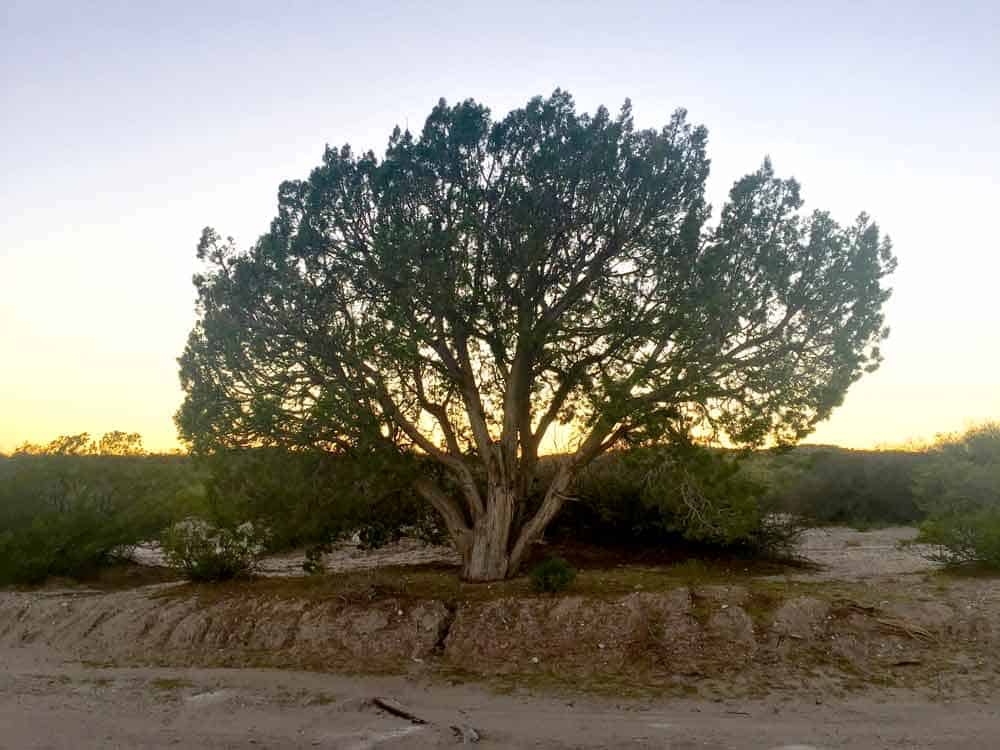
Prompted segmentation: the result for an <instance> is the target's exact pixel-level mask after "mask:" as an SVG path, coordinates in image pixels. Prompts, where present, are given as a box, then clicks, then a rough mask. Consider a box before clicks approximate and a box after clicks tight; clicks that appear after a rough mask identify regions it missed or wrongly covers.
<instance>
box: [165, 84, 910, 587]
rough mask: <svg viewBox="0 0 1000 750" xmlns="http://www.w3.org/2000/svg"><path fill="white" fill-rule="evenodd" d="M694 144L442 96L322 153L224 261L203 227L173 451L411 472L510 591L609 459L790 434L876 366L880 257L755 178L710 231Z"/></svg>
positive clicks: (682, 123) (489, 576)
mask: <svg viewBox="0 0 1000 750" xmlns="http://www.w3.org/2000/svg"><path fill="white" fill-rule="evenodd" d="M706 137H707V132H706V130H705V128H703V127H695V126H692V125H690V124H689V123H688V122H687V119H686V114H685V112H683V111H678V112H677V113H675V114H674V116H673V117H672V118H671V120H670V122H669V123H668V124H667V125H666V126H664V127H663V128H661V129H659V130H652V129H650V130H642V129H636V127H635V126H634V124H633V118H632V112H631V107H630V105H629V104H628V103H627V102H626V104H625V106H624V107H623V109H622V110H621V113H620V114H619V115H618V116H617V117H615V116H612V115H611V114H609V112H608V111H607V110H606V109H603V108H601V109H598V110H597V111H596V112H595V113H594V114H593V115H588V114H579V113H577V111H576V109H575V107H574V103H573V100H572V98H571V97H570V96H569V94H567V93H565V92H562V91H556V92H555V93H554V94H553V95H552V96H551V97H549V98H547V99H545V98H535V99H532V100H531V101H530V102H529V103H528V104H527V106H525V107H524V108H523V109H517V110H515V111H513V112H511V113H510V114H508V115H507V116H506V117H504V118H503V119H501V120H498V121H493V120H492V119H491V117H490V112H489V110H488V109H486V108H485V107H484V106H482V105H480V104H478V103H476V102H474V101H471V100H469V101H465V102H462V103H460V104H457V105H455V106H448V105H447V104H446V103H445V102H444V101H442V102H440V103H439V104H438V106H436V107H435V108H434V109H433V111H432V112H431V114H430V116H429V117H428V118H427V121H426V124H425V125H424V128H423V130H422V132H421V133H420V134H419V136H414V135H412V134H411V133H410V132H401V131H400V130H399V128H396V130H395V131H394V132H393V134H392V136H391V138H390V139H389V144H388V148H387V150H386V152H385V156H384V157H383V158H381V159H379V158H377V157H376V156H375V155H374V154H373V153H371V152H369V153H364V154H355V153H354V152H352V150H351V149H350V148H349V147H347V146H345V147H343V148H340V149H335V148H327V150H326V153H325V154H324V158H323V163H322V164H321V165H320V166H319V167H317V168H316V169H315V170H314V171H313V172H312V174H311V175H310V176H309V179H308V180H303V181H291V182H285V183H284V184H282V185H281V187H280V191H279V206H278V215H277V217H276V218H275V219H274V220H273V222H272V223H271V226H270V231H268V232H267V233H266V234H265V235H263V236H262V237H261V238H260V239H259V240H258V241H257V242H256V243H255V244H254V245H253V246H252V247H250V248H249V249H248V250H246V251H243V252H240V251H238V250H237V249H236V248H235V247H234V245H233V241H232V240H231V239H229V240H223V239H222V238H221V237H220V236H219V235H218V234H217V233H216V232H214V231H213V230H211V229H206V230H205V231H204V233H203V235H202V239H201V243H200V245H199V250H198V254H199V257H201V258H202V259H204V260H205V261H206V263H207V266H208V267H207V270H206V271H205V272H204V273H203V274H200V275H198V276H197V277H196V278H195V284H196V286H197V289H198V299H199V302H198V312H199V320H198V322H197V324H196V326H195V328H194V330H193V331H192V333H191V335H190V338H189V340H188V344H187V348H186V350H185V352H184V354H183V356H182V357H181V359H180V364H181V381H182V385H183V388H184V390H185V392H186V399H185V401H184V404H183V406H182V407H181V409H180V411H179V413H178V417H177V421H178V425H179V427H180V430H181V434H182V436H183V437H184V438H185V439H186V440H188V441H189V442H190V443H191V444H192V446H193V447H194V448H195V449H197V450H213V449H217V448H224V447H247V446H257V445H284V446H314V447H315V446H321V447H325V448H329V449H338V448H344V449H350V450H369V449H371V448H372V447H373V446H376V445H379V444H383V445H385V444H389V445H391V446H393V447H394V448H395V449H399V450H407V451H416V452H418V453H423V454H426V455H427V456H428V457H430V458H431V459H433V460H434V461H435V462H436V464H437V465H438V466H439V467H440V469H441V471H439V472H437V473H436V474H434V473H428V475H427V476H425V477H423V478H421V479H419V480H417V482H416V490H417V491H418V492H419V493H420V495H422V496H423V497H424V498H426V500H427V501H428V502H429V503H431V504H432V505H433V506H434V508H436V509H437V511H438V512H439V513H440V515H441V517H442V518H443V519H444V522H445V525H446V527H447V529H448V532H449V534H450V536H451V538H452V540H453V542H454V544H455V547H456V548H457V549H458V551H459V552H460V553H461V556H462V560H463V570H462V574H463V576H464V577H465V578H466V579H468V580H474V581H485V580H494V579H500V578H504V577H506V576H509V575H512V574H514V572H515V571H516V570H517V569H518V566H519V564H520V563H521V562H522V561H523V559H524V557H525V553H526V551H527V550H528V549H529V547H530V545H531V544H532V543H533V542H534V541H536V540H537V539H538V538H539V537H540V535H541V534H542V532H543V531H544V529H545V528H546V525H547V524H548V523H549V522H550V521H551V520H552V519H553V517H554V516H555V515H556V514H557V513H558V512H559V509H560V507H561V506H562V505H563V503H564V502H565V501H566V499H567V494H568V493H569V492H570V491H571V485H572V482H573V479H574V477H575V475H577V473H578V472H579V471H580V470H581V468H582V467H584V466H585V465H586V464H587V463H588V462H590V461H592V460H593V459H594V458H595V457H597V456H598V455H600V454H601V453H602V452H604V451H607V450H608V449H609V448H612V447H613V446H615V445H617V444H621V443H623V442H631V443H635V442H641V441H654V440H663V439H670V438H671V437H672V438H682V437H686V436H690V435H698V436H700V437H702V438H704V439H716V440H721V441H725V442H727V443H729V444H731V445H740V446H753V445H760V444H763V443H767V442H782V443H784V442H793V441H795V440H798V439H800V438H801V437H803V436H805V435H806V434H808V433H809V432H810V431H811V430H812V429H813V428H814V426H815V425H816V423H817V422H819V421H820V420H823V419H825V418H826V417H828V416H829V414H830V412H831V409H833V408H834V407H835V406H837V405H838V404H839V403H841V401H842V399H843V397H844V394H845V392H846V391H847V389H848V387H849V386H850V384H851V383H853V382H854V381H855V380H857V379H858V378H859V377H860V376H861V375H862V374H863V373H864V372H867V371H871V370H873V369H874V368H875V367H876V366H877V365H878V363H879V361H880V354H879V342H880V341H881V340H882V339H883V338H884V336H885V335H886V328H885V324H884V318H883V305H884V303H885V301H886V299H887V298H888V296H889V291H888V290H887V288H886V287H885V286H884V280H885V278H886V276H887V275H888V274H889V273H891V271H892V270H893V267H894V265H895V260H894V258H893V255H892V252H891V248H890V243H889V241H888V239H886V238H884V237H881V236H880V234H879V230H878V228H877V226H876V225H875V224H874V223H873V222H872V221H870V220H869V218H868V217H867V216H864V215H862V216H860V217H859V218H858V219H857V220H856V221H855V222H854V223H852V224H849V225H847V226H841V225H840V224H838V223H837V222H835V221H834V220H833V219H832V218H831V217H830V215H829V214H827V213H825V212H822V211H814V212H812V213H810V214H805V213H803V212H801V211H800V209H801V206H802V200H801V198H800V196H799V186H798V184H797V183H796V182H795V181H794V180H784V179H779V178H778V177H776V176H775V175H774V173H773V171H772V168H771V165H770V163H769V162H767V161H765V162H764V164H763V166H762V167H761V168H760V169H759V170H757V171H756V172H754V173H752V174H749V175H747V176H746V177H744V178H742V179H740V180H739V181H737V182H736V184H735V185H734V186H733V188H732V190H731V191H730V194H729V200H728V201H727V202H726V203H725V205H723V206H722V209H721V212H720V214H719V215H718V218H717V219H716V220H714V221H713V219H712V211H711V209H710V207H709V205H708V204H707V203H706V200H705V182H706V178H707V177H708V173H709V161H708V159H707V157H706V153H705V146H706ZM557 424H559V425H568V427H564V428H563V430H562V434H563V435H572V436H573V444H572V448H571V450H569V451H568V452H565V453H563V454H562V455H560V456H559V457H558V458H554V459H552V460H553V461H558V468H557V469H556V470H554V471H546V472H544V474H545V476H546V481H547V486H545V487H544V488H543V489H542V490H541V492H540V493H539V491H538V489H537V483H538V481H539V479H538V477H539V472H538V467H539V453H540V448H543V447H544V446H545V445H546V443H545V441H546V436H547V435H550V434H551V433H552V431H553V428H554V426H555V425H557ZM539 497H540V499H539ZM529 498H533V500H532V501H531V502H529Z"/></svg>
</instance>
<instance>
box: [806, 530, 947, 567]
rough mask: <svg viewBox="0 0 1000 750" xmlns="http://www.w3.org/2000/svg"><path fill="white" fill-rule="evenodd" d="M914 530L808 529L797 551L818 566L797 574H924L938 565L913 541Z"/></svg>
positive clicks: (926, 549)
mask: <svg viewBox="0 0 1000 750" xmlns="http://www.w3.org/2000/svg"><path fill="white" fill-rule="evenodd" d="M916 536H917V530H916V529H914V528H912V527H909V526H893V527H888V528H884V529H874V530H872V531H856V530H855V529H848V528H844V527H840V526H831V527H827V528H818V529H807V530H806V531H805V533H804V534H803V535H802V538H801V540H800V541H799V547H798V555H799V556H801V557H803V558H805V559H806V560H810V561H812V562H814V563H816V564H817V565H818V566H819V567H818V569H816V570H810V571H809V572H806V573H801V574H796V575H795V576H794V578H797V579H802V580H810V579H811V580H840V581H865V580H870V579H876V578H899V577H905V576H910V575H914V574H923V573H928V572H930V571H933V570H936V569H937V568H939V567H940V566H939V565H938V563H935V562H931V561H930V560H928V559H927V558H926V557H925V556H924V555H925V554H926V553H927V552H928V551H929V548H928V547H927V546H926V545H920V544H912V542H913V540H914V539H916Z"/></svg>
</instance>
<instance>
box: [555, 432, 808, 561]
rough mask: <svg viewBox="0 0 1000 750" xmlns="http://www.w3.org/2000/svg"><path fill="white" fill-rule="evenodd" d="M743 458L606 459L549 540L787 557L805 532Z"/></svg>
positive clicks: (677, 447)
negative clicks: (779, 508) (771, 501)
mask: <svg viewBox="0 0 1000 750" xmlns="http://www.w3.org/2000/svg"><path fill="white" fill-rule="evenodd" d="M740 459H741V456H740V455H739V454H731V453H727V452H724V451H720V450H709V449H706V448H701V447H698V446H694V445H691V444H682V443H679V444H674V445H659V446H646V447H640V448H633V449H631V450H628V451H621V452H618V453H614V454H610V455H608V456H604V457H603V458H601V459H599V460H598V461H596V462H595V463H594V464H592V465H591V466H590V467H589V468H588V469H587V470H585V471H584V473H583V474H582V475H581V477H580V478H579V480H578V481H577V483H576V485H575V487H574V500H573V501H572V502H570V503H567V504H566V506H564V509H563V511H562V512H561V514H560V516H559V518H557V519H556V521H555V522H554V524H553V527H552V528H551V531H550V536H551V537H553V538H556V539H560V538H562V539H573V540H579V541H586V542H589V543H592V544H599V545H608V546H626V545H628V546H635V545H643V546H647V547H667V546H672V545H677V544H678V543H686V544H689V545H690V544H694V545H698V546H701V547H705V548H714V549H717V550H732V551H742V552H746V553H750V554H754V555H765V556H769V555H781V554H787V553H788V552H789V551H790V550H791V548H792V547H793V545H794V543H795V541H796V539H797V537H798V534H799V531H800V527H799V525H798V524H797V523H796V522H795V519H794V518H791V517H789V516H787V515H775V514H773V513H772V512H771V509H770V508H769V507H768V506H767V504H766V502H765V497H764V492H765V488H764V487H763V485H761V484H759V483H758V482H756V481H754V480H753V479H752V478H751V477H750V476H749V475H748V474H746V473H745V472H744V471H743V469H742V461H741V460H740Z"/></svg>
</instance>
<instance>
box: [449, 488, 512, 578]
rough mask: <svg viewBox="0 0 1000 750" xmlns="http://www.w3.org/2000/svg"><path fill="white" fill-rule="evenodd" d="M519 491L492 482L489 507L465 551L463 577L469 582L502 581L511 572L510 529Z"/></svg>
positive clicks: (487, 500) (487, 499) (488, 499)
mask: <svg viewBox="0 0 1000 750" xmlns="http://www.w3.org/2000/svg"><path fill="white" fill-rule="evenodd" d="M515 501H516V490H515V489H514V488H513V487H505V486H500V485H492V484H491V485H490V487H489V491H488V495H487V498H486V509H485V512H484V513H483V515H482V516H480V518H479V520H478V521H476V524H475V525H474V526H473V527H472V538H471V540H470V544H469V546H468V547H467V549H466V550H464V551H463V554H462V578H463V579H464V580H466V581H475V582H485V581H502V580H503V579H504V578H506V577H507V576H508V574H509V573H513V572H514V571H513V570H511V569H509V563H510V550H509V545H510V532H511V524H512V523H513V520H514V507H515V504H516V503H515Z"/></svg>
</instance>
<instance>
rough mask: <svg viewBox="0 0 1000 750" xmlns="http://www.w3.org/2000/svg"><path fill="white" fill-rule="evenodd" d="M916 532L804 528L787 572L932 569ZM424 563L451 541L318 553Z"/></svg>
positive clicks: (281, 558) (148, 561) (847, 576)
mask: <svg viewBox="0 0 1000 750" xmlns="http://www.w3.org/2000/svg"><path fill="white" fill-rule="evenodd" d="M916 535H917V531H916V529H914V528H911V527H907V526H897V527H890V528H884V529H876V530H873V531H856V530H855V529H849V528H844V527H826V528H817V529H808V530H807V531H806V532H805V533H804V534H803V535H802V538H801V540H800V543H799V547H798V550H797V554H798V555H799V556H800V557H803V558H805V559H807V560H811V561H812V562H814V563H816V564H817V565H818V566H819V567H818V568H817V569H815V570H810V571H808V572H803V573H798V574H793V576H792V578H793V579H813V580H835V579H836V580H842V581H861V580H866V579H871V578H880V577H886V576H889V577H894V576H905V575H910V574H915V573H926V572H928V571H931V570H934V569H935V568H937V567H938V566H937V564H936V563H933V562H930V561H929V560H927V559H926V558H925V557H923V553H925V552H926V551H927V548H926V547H925V546H923V545H913V544H909V543H910V542H912V541H913V539H914V538H916ZM133 559H134V560H135V561H136V562H138V563H140V564H143V565H163V564H164V559H163V554H162V553H161V552H160V549H159V546H158V545H156V544H145V545H142V546H140V547H138V548H136V550H135V552H134V553H133ZM305 559H306V558H305V554H304V553H302V552H293V553H289V554H284V555H272V556H270V557H266V558H264V559H263V560H262V561H261V563H260V569H259V572H260V574H261V575H265V576H301V575H305V571H303V569H302V563H304V562H305ZM429 563H439V564H440V563H443V564H453V565H458V556H457V555H456V554H455V552H454V550H452V549H451V547H441V546H437V547H436V546H429V545H426V544H424V543H423V542H420V541H419V540H416V539H402V540H400V541H399V542H396V543H394V544H389V545H386V546H385V547H381V548H379V549H376V550H366V549H362V548H361V547H360V545H358V544H357V543H356V542H350V541H347V542H342V543H340V544H338V545H337V546H335V547H334V549H333V551H332V552H330V553H328V554H326V555H324V556H323V565H324V567H325V568H326V570H327V571H328V572H331V573H338V572H344V571H349V570H370V569H373V568H381V567H389V566H398V565H425V564H429Z"/></svg>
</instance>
